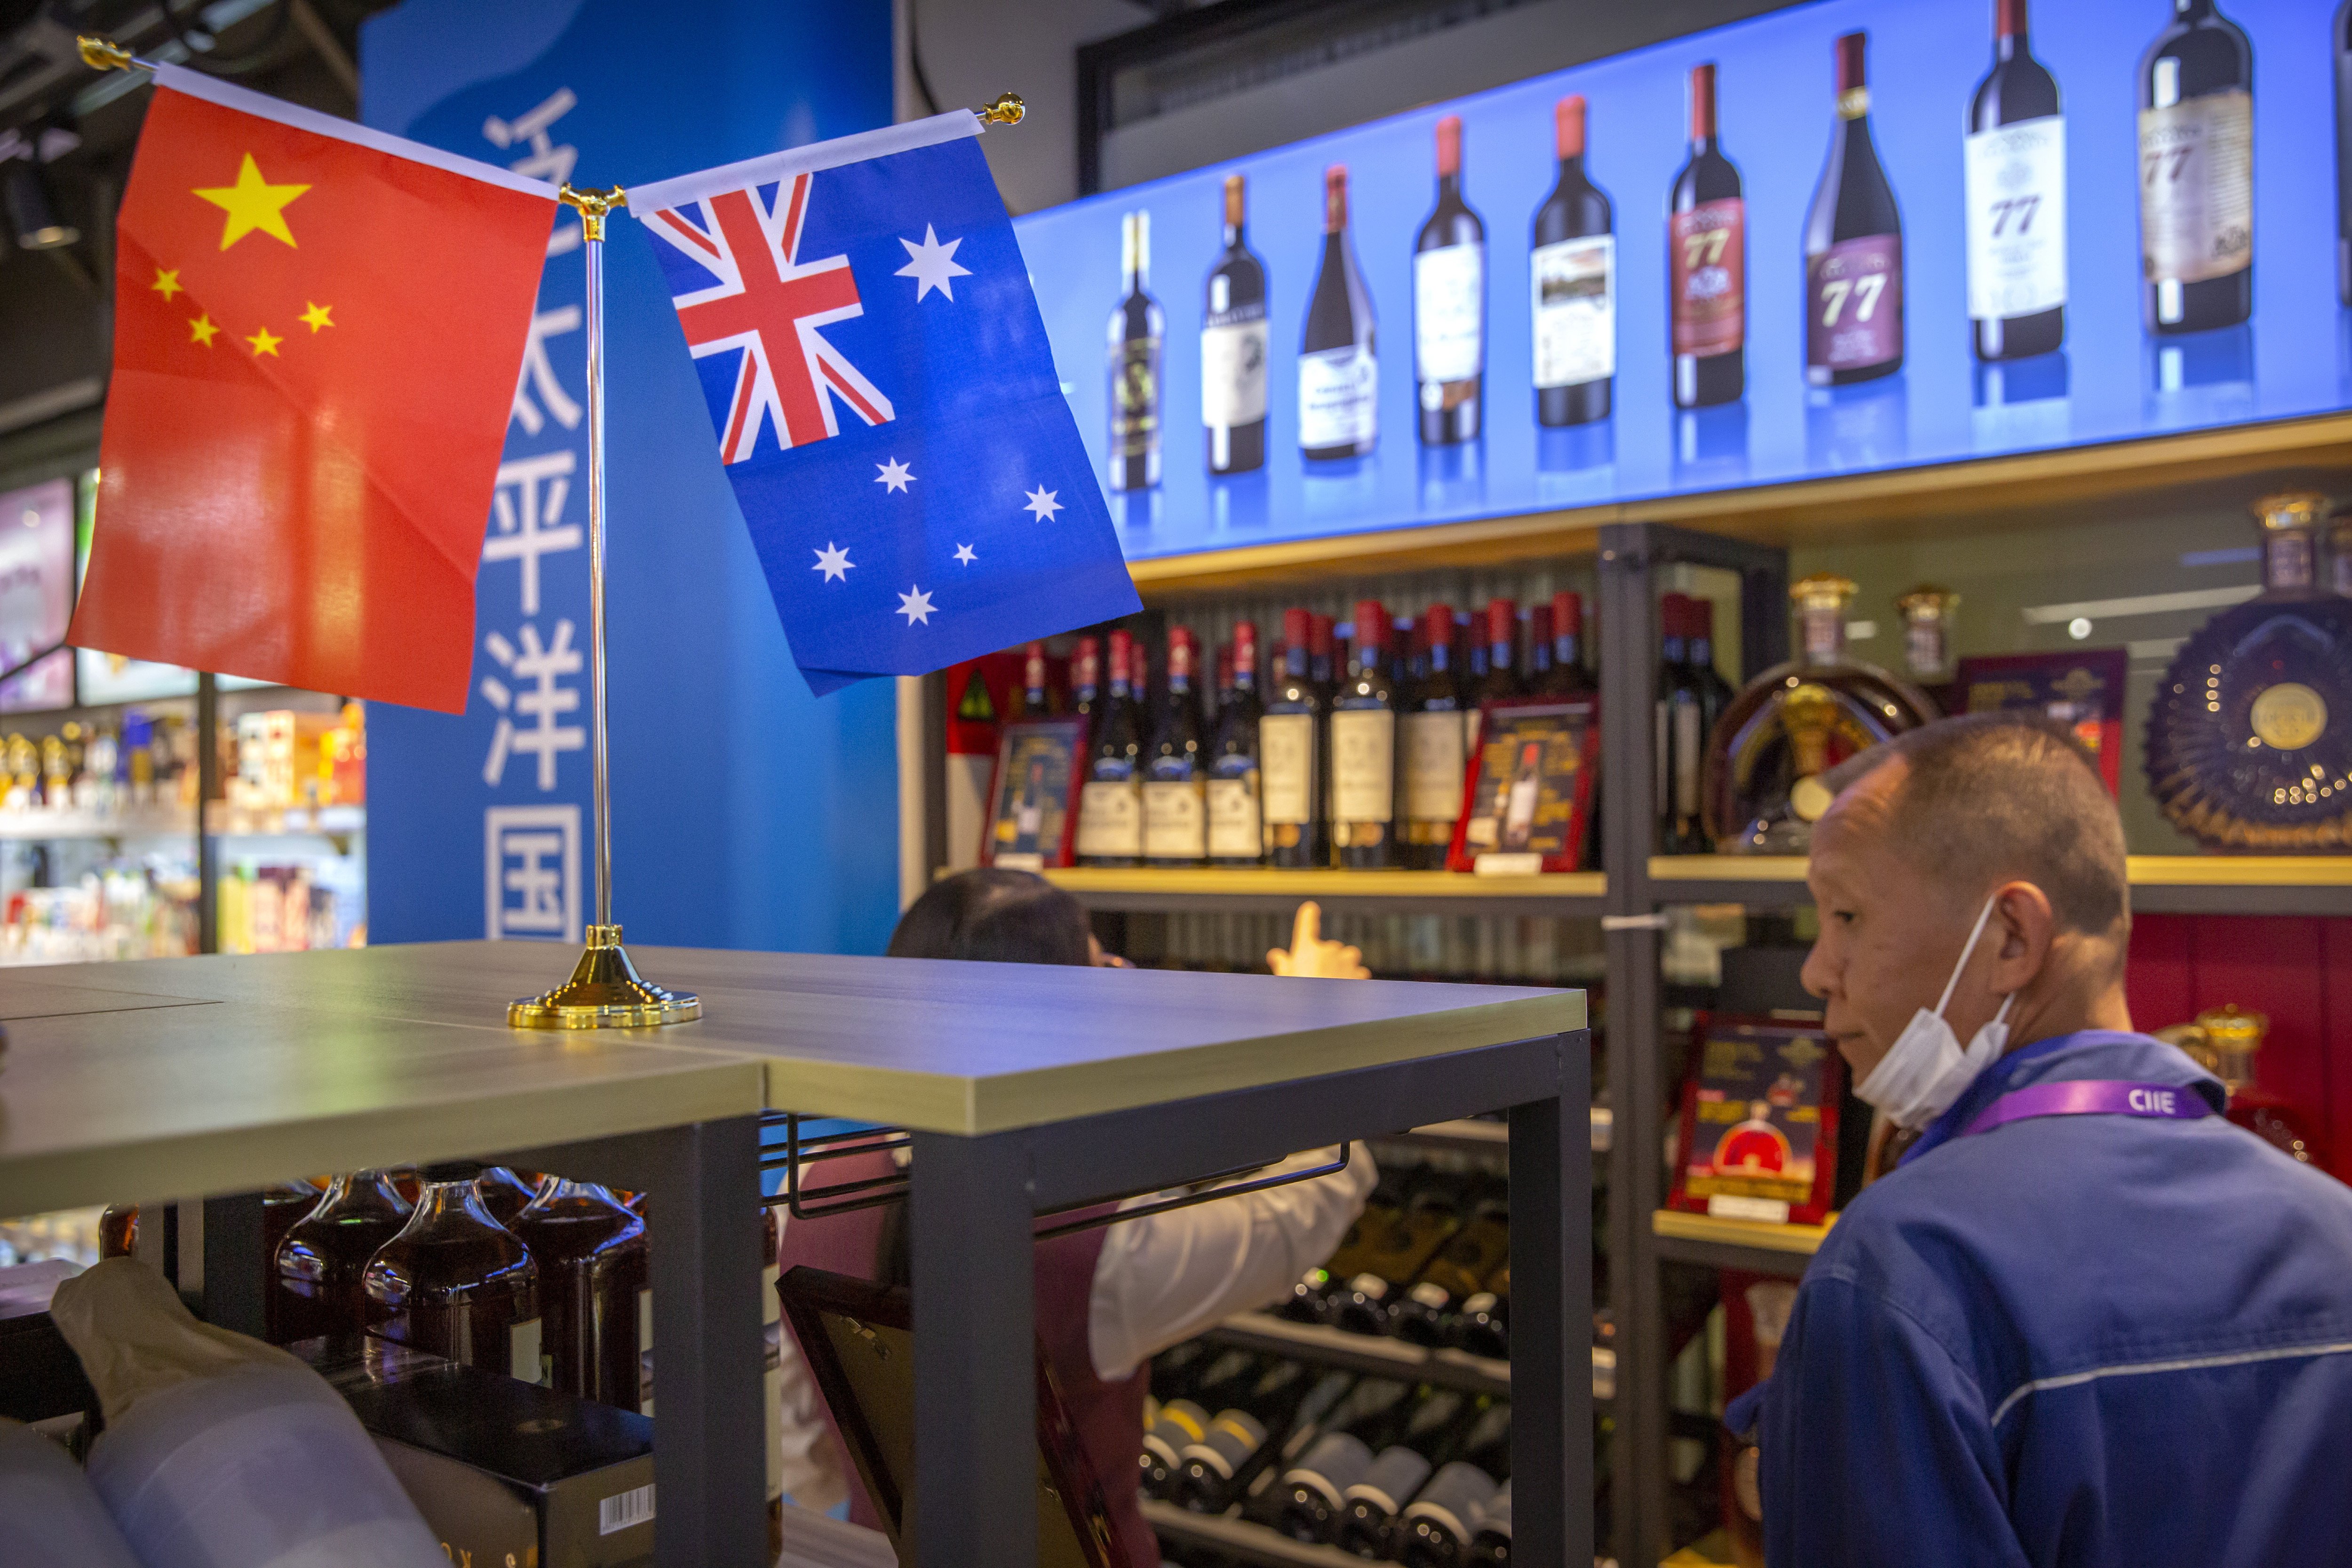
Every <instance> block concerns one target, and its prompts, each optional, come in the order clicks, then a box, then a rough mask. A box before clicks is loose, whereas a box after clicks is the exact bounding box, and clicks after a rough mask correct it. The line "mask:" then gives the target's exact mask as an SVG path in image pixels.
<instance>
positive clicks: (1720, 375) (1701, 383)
mask: <svg viewBox="0 0 2352 1568" xmlns="http://www.w3.org/2000/svg"><path fill="white" fill-rule="evenodd" d="M1690 127H1691V129H1690V136H1691V140H1690V156H1689V157H1688V158H1687V159H1685V161H1684V163H1683V166H1682V168H1681V169H1680V170H1678V171H1677V172H1676V173H1675V183H1674V187H1673V191H1672V193H1671V195H1670V196H1669V197H1668V201H1667V211H1668V213H1669V214H1670V216H1669V217H1668V219H1667V223H1666V300H1667V304H1668V308H1669V310H1670V311H1671V313H1672V317H1673V323H1674V325H1673V333H1672V336H1673V352H1674V398H1675V407H1677V408H1704V407H1706V406H1707V405H1710V404H1716V403H1734V402H1737V401H1738V398H1739V395H1740V394H1742V393H1743V392H1745V391H1746V390H1747V386H1748V368H1747V366H1748V354H1747V344H1748V204H1747V201H1746V200H1745V199H1744V197H1743V195H1742V187H1741V185H1740V182H1739V171H1738V169H1737V168H1736V167H1734V166H1733V164H1732V162H1731V160H1730V159H1728V158H1727V157H1725V156H1724V155H1723V145H1722V138H1721V137H1720V136H1719V135H1717V125H1716V112H1715V66H1714V63H1713V62H1712V61H1710V62H1709V63H1707V64H1706V65H1699V66H1693V67H1692V68H1691V73H1690Z"/></svg>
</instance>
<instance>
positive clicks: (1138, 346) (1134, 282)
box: [1109, 212, 1168, 490]
mask: <svg viewBox="0 0 2352 1568" xmlns="http://www.w3.org/2000/svg"><path fill="white" fill-rule="evenodd" d="M1119 271H1120V274H1121V277H1122V280H1123V287H1122V288H1121V289H1120V296H1121V297H1120V299H1119V302H1118V306H1117V307H1116V308H1114V309H1113V310H1112V311H1111V313H1110V344H1109V363H1110V488H1111V489H1114V490H1139V489H1150V487H1151V486H1153V485H1156V484H1158V483H1159V482H1160V344H1161V342H1163V341H1164V340H1165V339H1166V337H1167V333H1168V318H1167V314H1166V312H1165V311H1163V310H1160V301H1159V300H1155V299H1153V298H1152V297H1151V215H1150V213H1148V212H1131V213H1129V214H1127V215H1126V216H1125V217H1123V218H1122V219H1121V220H1120V223H1119Z"/></svg>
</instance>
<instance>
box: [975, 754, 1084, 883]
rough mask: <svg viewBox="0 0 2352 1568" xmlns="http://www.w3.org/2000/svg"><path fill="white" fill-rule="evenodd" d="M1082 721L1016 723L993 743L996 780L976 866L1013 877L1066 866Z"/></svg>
mask: <svg viewBox="0 0 2352 1568" xmlns="http://www.w3.org/2000/svg"><path fill="white" fill-rule="evenodd" d="M1086 739H1087V721H1085V720H1084V719H1079V718H1076V717H1073V718H1068V719H1021V720H1016V721H1013V722H1012V723H1010V724H1007V725H1005V726H1004V729H1003V734H1002V735H1001V736H999V737H998V739H997V742H996V774H995V777H994V779H993V780H992V782H991V783H990V784H989V788H988V830H987V832H986V833H985V834H984V835H982V838H981V845H980V863H981V864H982V865H983V866H1003V867H1007V868H1011V869H1013V870H1016V871H1042V870H1044V869H1045V868H1046V867H1048V866H1067V865H1069V864H1071V862H1072V854H1071V851H1072V848H1073V847H1074V846H1075V844H1076V837H1077V823H1078V814H1077V810H1076V805H1075V804H1074V803H1075V800H1076V796H1075V795H1074V794H1073V791H1074V790H1075V789H1076V779H1077V757H1078V749H1079V748H1080V747H1081V746H1083V745H1084V744H1085V743H1086Z"/></svg>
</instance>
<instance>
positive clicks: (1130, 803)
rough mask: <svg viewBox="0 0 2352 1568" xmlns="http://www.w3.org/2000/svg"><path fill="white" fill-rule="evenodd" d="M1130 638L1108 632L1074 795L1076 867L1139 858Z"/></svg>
mask: <svg viewBox="0 0 2352 1568" xmlns="http://www.w3.org/2000/svg"><path fill="white" fill-rule="evenodd" d="M1134 651H1135V650H1134V645H1133V639H1132V638H1130V637H1129V636H1128V634H1127V633H1125V632H1123V631H1119V632H1113V633H1111V634H1110V692H1109V695H1108V696H1107V697H1106V698H1104V699H1103V702H1102V710H1101V711H1100V712H1099V713H1098V714H1097V715H1096V718H1095V723H1094V733H1093V736H1092V738H1091V740H1090V742H1089V744H1088V747H1087V771H1086V776H1085V780H1084V783H1083V784H1082V785H1081V787H1080V789H1079V791H1078V843H1077V857H1078V863H1079V864H1080V865H1082V866H1132V865H1134V864H1136V863H1137V862H1138V861H1139V860H1141V859H1142V858H1143V789H1142V784H1143V781H1142V778H1141V763H1142V760H1143V759H1142V753H1143V742H1142V739H1141V736H1140V734H1139V730H1140V725H1139V722H1138V719H1137V713H1138V709H1137V700H1136V699H1135V698H1134V697H1132V696H1130V695H1129V691H1130V688H1129V684H1128V677H1129V671H1130V669H1131V668H1132V664H1131V659H1132V656H1133V654H1134Z"/></svg>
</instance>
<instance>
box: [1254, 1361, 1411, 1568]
mask: <svg viewBox="0 0 2352 1568" xmlns="http://www.w3.org/2000/svg"><path fill="white" fill-rule="evenodd" d="M1412 1392H1413V1391H1412V1388H1411V1387H1410V1386H1409V1385H1407V1384H1402V1383H1392V1382H1391V1381H1389V1380H1388V1379H1386V1378H1378V1377H1368V1378H1365V1379H1363V1380H1362V1381H1360V1382H1359V1383H1358V1384H1356V1386H1355V1387H1354V1388H1352V1389H1350V1390H1349V1391H1348V1394H1347V1396H1346V1397H1345V1398H1344V1399H1342V1400H1340V1401H1339V1404H1338V1405H1334V1406H1333V1407H1332V1409H1331V1413H1330V1415H1328V1417H1327V1418H1326V1419H1325V1422H1324V1426H1323V1433H1322V1435H1321V1436H1318V1437H1317V1438H1316V1439H1315V1441H1314V1442H1312V1443H1310V1444H1309V1445H1307V1450H1306V1452H1305V1453H1303V1454H1301V1455H1300V1456H1299V1457H1298V1459H1297V1462H1296V1463H1295V1464H1293V1465H1292V1466H1291V1467H1290V1468H1288V1469H1286V1470H1285V1471H1284V1472H1283V1473H1282V1478H1281V1480H1280V1482H1279V1483H1278V1487H1277V1494H1278V1500H1277V1502H1276V1507H1275V1510H1274V1513H1275V1528H1276V1530H1277V1531H1280V1532H1281V1533H1283V1534H1284V1535H1286V1536H1288V1537H1290V1539H1292V1540H1293V1541H1305V1542H1322V1543H1324V1544H1327V1545H1328V1544H1331V1543H1333V1542H1336V1541H1337V1540H1338V1539H1339V1527H1340V1524H1341V1522H1342V1521H1344V1520H1345V1518H1346V1517H1347V1509H1348V1496H1347V1494H1348V1489H1349V1488H1350V1487H1352V1486H1354V1485H1355V1484H1356V1483H1357V1482H1359V1481H1360V1480H1361V1479H1363V1478H1364V1476H1365V1474H1366V1473H1367V1472H1368V1471H1370V1469H1371V1468H1372V1458H1373V1456H1374V1455H1375V1454H1376V1453H1378V1452H1379V1451H1380V1450H1381V1449H1382V1448H1385V1447H1388V1446H1389V1445H1390V1444H1391V1443H1392V1442H1393V1441H1395V1439H1396V1438H1397V1437H1399V1436H1402V1435H1403V1433H1404V1430H1405V1427H1406V1424H1407V1423H1408V1422H1410V1421H1411V1420H1412V1413H1413V1409H1414V1403H1413V1399H1412Z"/></svg>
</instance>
